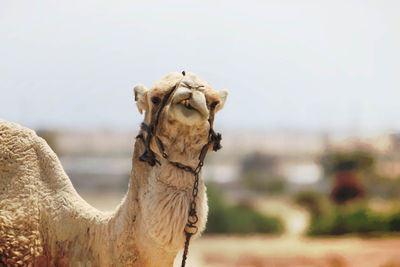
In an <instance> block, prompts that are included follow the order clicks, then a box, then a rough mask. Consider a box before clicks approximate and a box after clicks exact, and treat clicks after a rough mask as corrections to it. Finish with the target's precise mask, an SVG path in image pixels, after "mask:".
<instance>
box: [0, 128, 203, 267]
mask: <svg viewBox="0 0 400 267" xmlns="http://www.w3.org/2000/svg"><path fill="white" fill-rule="evenodd" d="M161 138H164V139H165V138H168V137H167V136H161ZM189 139H190V138H189ZM189 139H188V140H187V141H182V142H183V143H182V144H180V143H176V146H175V148H174V149H175V150H176V151H179V150H181V151H184V150H185V149H182V147H181V146H185V144H186V143H187V142H189V143H190V142H193V140H194V139H190V140H189ZM165 142H166V143H169V142H171V140H169V141H168V142H167V140H165ZM195 146H196V145H195ZM175 150H174V151H172V150H171V151H169V152H170V153H171V154H174V153H175V152H176V151H175ZM141 153H143V145H142V144H141V143H139V142H137V143H136V144H135V151H134V155H133V160H132V165H133V167H132V174H131V179H130V185H129V190H128V193H127V194H126V196H125V197H124V199H123V201H122V202H121V204H120V205H119V207H118V208H117V209H116V211H115V212H113V213H106V212H101V211H98V210H96V209H94V208H93V207H91V206H90V205H89V204H87V203H86V202H85V201H84V200H83V199H82V198H81V197H80V196H79V195H78V194H77V192H76V191H75V189H74V188H73V186H72V184H71V181H70V180H69V178H68V177H67V175H66V174H65V172H64V170H63V168H62V166H61V164H60V162H59V160H58V158H57V156H56V155H55V153H54V152H53V151H52V150H51V149H50V147H49V146H48V145H47V143H46V142H45V141H44V140H43V139H41V138H40V137H38V136H37V135H36V134H35V133H34V132H33V131H32V130H29V129H27V128H24V127H21V126H19V125H18V124H14V123H9V122H6V121H3V120H0V255H1V256H0V263H3V264H4V265H6V266H9V265H10V266H11V265H13V266H14V265H16V266H81V265H82V266H171V265H172V263H173V261H174V258H175V256H176V254H177V252H178V250H179V249H181V248H183V245H184V232H183V229H184V226H185V223H186V220H187V215H188V207H189V203H190V200H191V187H192V185H193V176H192V175H191V174H190V173H186V172H184V171H182V170H180V169H177V168H175V167H173V166H171V165H170V164H167V163H166V162H162V165H161V166H155V167H150V166H148V164H147V163H145V162H139V160H138V157H139V156H140V155H141ZM181 154H182V155H185V156H187V155H188V154H187V153H181ZM178 158H179V156H178ZM194 161H195V156H193V157H192V158H191V159H190V160H189V161H188V163H190V164H195V162H194ZM196 201H197V207H198V208H197V209H198V215H199V223H198V227H199V233H200V232H201V231H202V230H203V229H204V226H205V223H206V217H207V212H208V207H207V198H206V195H205V187H204V184H203V182H202V181H201V180H200V185H199V195H198V198H197V200H196ZM197 235H198V234H197Z"/></svg>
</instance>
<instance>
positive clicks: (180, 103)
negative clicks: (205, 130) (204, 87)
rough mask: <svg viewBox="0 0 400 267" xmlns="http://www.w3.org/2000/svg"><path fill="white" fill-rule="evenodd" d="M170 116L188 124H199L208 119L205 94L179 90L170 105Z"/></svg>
mask: <svg viewBox="0 0 400 267" xmlns="http://www.w3.org/2000/svg"><path fill="white" fill-rule="evenodd" d="M168 114H169V117H170V118H172V119H175V120H178V121H180V122H181V123H183V124H186V125H198V124H201V123H204V122H205V121H207V120H208V117H209V111H208V108H207V105H206V101H205V96H204V94H203V93H200V92H196V93H194V92H187V93H186V92H185V93H182V91H177V94H175V95H174V98H173V99H172V102H171V105H170V107H169V112H168Z"/></svg>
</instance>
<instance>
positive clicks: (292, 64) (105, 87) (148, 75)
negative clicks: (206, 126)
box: [0, 0, 400, 132]
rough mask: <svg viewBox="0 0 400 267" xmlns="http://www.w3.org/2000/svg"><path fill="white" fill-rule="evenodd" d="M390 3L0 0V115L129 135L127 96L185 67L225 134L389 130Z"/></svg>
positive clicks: (394, 65)
mask: <svg viewBox="0 0 400 267" xmlns="http://www.w3.org/2000/svg"><path fill="white" fill-rule="evenodd" d="M399 14H400V1H382V0H376V1H367V0H364V1H351V0H347V1H338V0H335V1H321V0H316V1H285V0H276V1H261V0H249V1H245V0H241V1H237V0H230V1H223V0H221V1H218V0H214V1H209V0H203V1H172V2H171V1H137V2H136V1H104V0H96V1H95V0H93V1H88V0H78V1H74V0H73V1H42V0H38V1H15V0H10V1H8V0H0V48H1V49H0V92H1V94H0V118H3V119H6V120H11V121H16V122H19V123H21V124H23V125H26V126H29V127H32V128H36V129H37V128H39V127H50V128H53V129H54V128H55V129H68V128H85V129H93V130H94V129H104V128H111V129H113V128H114V129H136V128H137V127H138V124H139V122H140V120H141V119H142V118H141V116H140V115H139V113H138V112H137V109H136V107H135V105H134V101H133V98H132V88H133V86H134V85H135V84H137V83H144V84H146V85H147V86H151V84H152V83H153V82H155V81H156V80H157V79H159V78H160V77H161V76H162V75H164V74H166V73H168V72H172V71H182V70H186V71H191V72H195V73H197V74H198V75H200V76H201V77H202V78H204V79H205V80H207V81H209V82H210V84H211V85H213V86H214V87H215V88H216V89H227V90H228V91H229V93H230V95H229V97H228V100H227V104H226V106H225V108H224V110H222V111H221V113H220V114H219V115H218V116H217V119H216V123H217V124H218V125H219V126H220V127H222V128H230V129H243V128H250V129H282V128H283V129H302V130H310V131H320V130H329V131H342V130H347V131H353V130H354V131H356V132H384V131H400V16H399Z"/></svg>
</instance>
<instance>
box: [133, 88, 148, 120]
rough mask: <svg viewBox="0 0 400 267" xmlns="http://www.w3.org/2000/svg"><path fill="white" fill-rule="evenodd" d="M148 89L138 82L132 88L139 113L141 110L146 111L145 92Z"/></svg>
mask: <svg viewBox="0 0 400 267" xmlns="http://www.w3.org/2000/svg"><path fill="white" fill-rule="evenodd" d="M148 91H149V90H148V89H147V88H146V86H144V85H143V84H138V85H136V86H135V87H134V88H133V92H134V94H135V101H136V106H137V107H138V109H139V112H140V114H142V113H143V110H145V111H147V109H148V108H147V107H148V101H147V92H148Z"/></svg>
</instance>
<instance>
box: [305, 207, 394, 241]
mask: <svg viewBox="0 0 400 267" xmlns="http://www.w3.org/2000/svg"><path fill="white" fill-rule="evenodd" d="M388 222H389V221H388V216H385V215H384V214H379V213H376V212H372V211H370V210H368V209H360V210H355V211H350V212H348V211H343V210H341V209H339V210H337V211H336V212H335V213H332V214H324V215H321V216H319V217H317V218H314V219H312V221H311V224H310V227H309V231H308V233H309V234H310V235H343V234H350V233H355V234H366V233H372V232H382V233H384V232H388V231H389V224H388Z"/></svg>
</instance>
